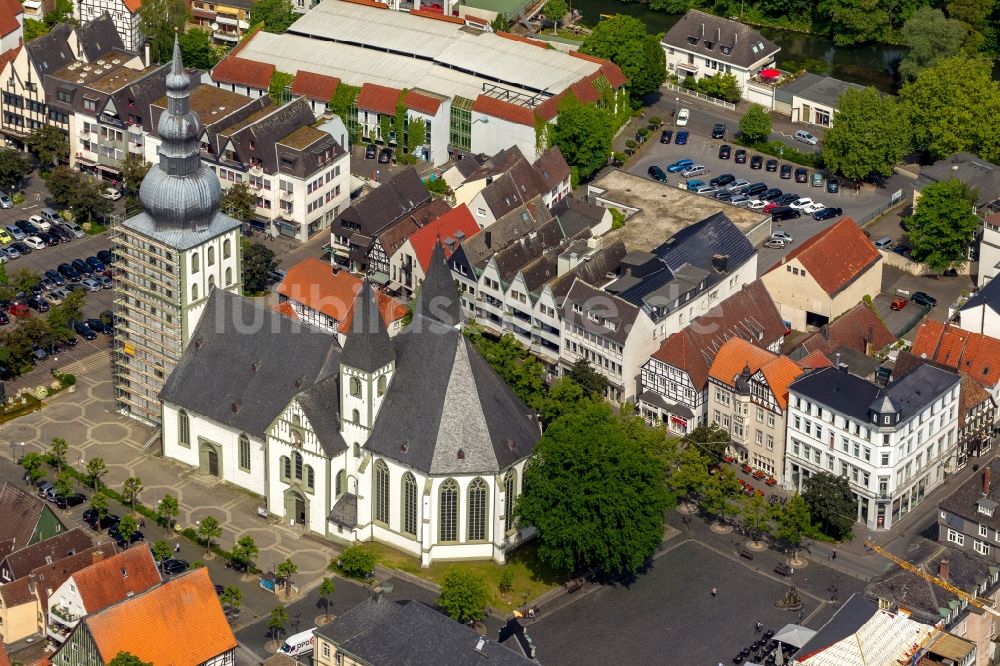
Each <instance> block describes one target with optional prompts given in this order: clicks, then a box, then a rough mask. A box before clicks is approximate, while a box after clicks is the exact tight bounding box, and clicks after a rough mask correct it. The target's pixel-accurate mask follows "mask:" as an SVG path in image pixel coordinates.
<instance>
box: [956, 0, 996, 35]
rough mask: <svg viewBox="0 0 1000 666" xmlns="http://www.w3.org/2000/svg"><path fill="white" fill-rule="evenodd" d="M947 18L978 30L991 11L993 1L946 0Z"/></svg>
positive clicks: (983, 24)
mask: <svg viewBox="0 0 1000 666" xmlns="http://www.w3.org/2000/svg"><path fill="white" fill-rule="evenodd" d="M945 8H946V9H947V10H948V16H949V17H951V18H953V19H958V20H959V21H962V22H963V23H967V24H968V25H969V26H971V27H972V28H974V29H976V30H979V29H980V28H983V27H984V26H985V24H986V19H987V18H988V17H989V15H990V14H991V13H992V11H993V0H948V2H947V3H946V4H945Z"/></svg>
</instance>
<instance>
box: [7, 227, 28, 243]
mask: <svg viewBox="0 0 1000 666" xmlns="http://www.w3.org/2000/svg"><path fill="white" fill-rule="evenodd" d="M4 228H5V229H6V230H7V233H9V234H10V235H11V236H13V238H14V240H16V241H23V240H24V239H25V238H27V236H28V234H26V233H24V232H23V231H21V229H19V228H18V227H15V226H14V225H13V224H12V225H10V226H9V227H4Z"/></svg>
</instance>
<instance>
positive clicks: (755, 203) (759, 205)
mask: <svg viewBox="0 0 1000 666" xmlns="http://www.w3.org/2000/svg"><path fill="white" fill-rule="evenodd" d="M766 205H767V202H766V201H761V200H760V199H752V200H751V201H750V203H748V204H747V208H749V209H750V210H763V209H764V206H766Z"/></svg>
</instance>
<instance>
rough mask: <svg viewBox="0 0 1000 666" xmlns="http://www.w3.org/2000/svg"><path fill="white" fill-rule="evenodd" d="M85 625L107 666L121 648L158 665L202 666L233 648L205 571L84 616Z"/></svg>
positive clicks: (196, 572)
mask: <svg viewBox="0 0 1000 666" xmlns="http://www.w3.org/2000/svg"><path fill="white" fill-rule="evenodd" d="M83 623H84V624H86V626H87V628H88V629H89V631H90V635H91V636H92V637H93V639H94V645H95V647H96V648H97V651H98V653H99V654H100V656H101V660H102V661H103V662H104V663H105V664H106V663H108V662H109V661H111V660H112V659H113V658H114V657H115V655H117V654H118V653H119V652H122V651H123V650H127V651H129V652H131V653H132V654H134V655H135V656H136V657H138V658H139V659H141V660H142V661H146V662H151V663H153V664H157V665H161V664H162V665H168V664H176V665H178V666H180V665H181V664H203V663H205V662H206V661H209V660H210V659H212V658H214V657H217V656H219V655H222V654H225V653H226V652H229V651H230V650H234V649H235V648H236V638H235V637H234V636H233V631H232V629H230V628H229V623H228V622H227V621H226V616H225V615H224V614H223V612H222V605H221V604H220V603H219V599H218V597H217V596H216V594H215V586H214V585H213V584H212V580H211V579H210V578H209V577H208V569H205V568H201V569H195V570H194V571H191V572H189V573H186V574H184V575H181V576H178V577H177V578H174V579H172V580H169V581H167V582H166V583H163V584H162V585H159V586H158V587H155V588H153V589H152V590H150V591H148V592H145V593H142V594H138V595H136V596H134V597H131V598H129V599H126V600H125V601H123V602H121V603H119V604H116V605H114V606H111V607H109V608H107V609H105V610H103V611H101V612H99V613H94V614H91V615H88V616H87V617H86V618H85V619H84V620H83ZM53 661H55V659H54V660H53Z"/></svg>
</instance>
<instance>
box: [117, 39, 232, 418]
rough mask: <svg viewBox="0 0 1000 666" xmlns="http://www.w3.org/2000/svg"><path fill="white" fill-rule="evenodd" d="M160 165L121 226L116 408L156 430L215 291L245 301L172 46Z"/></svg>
mask: <svg viewBox="0 0 1000 666" xmlns="http://www.w3.org/2000/svg"><path fill="white" fill-rule="evenodd" d="M166 69H167V73H166V88H167V109H166V111H164V112H163V114H162V115H161V116H160V120H159V123H158V125H157V132H158V133H159V135H160V139H161V140H162V143H161V145H160V148H159V151H158V153H159V162H158V164H154V165H153V166H152V168H150V170H149V173H148V174H147V175H146V178H145V179H144V180H143V182H142V186H141V187H140V189H139V199H140V201H141V202H142V208H143V210H142V212H141V213H139V214H137V215H134V216H133V217H130V218H128V219H127V220H125V221H124V222H122V223H121V224H120V225H117V227H118V228H117V229H116V232H115V234H114V253H115V255H116V257H117V260H118V261H117V262H116V264H115V268H116V269H117V271H118V275H117V276H116V277H115V300H114V304H115V338H114V342H115V348H114V382H115V401H116V405H117V407H118V409H119V411H121V412H122V413H124V414H126V415H129V416H131V417H133V418H135V419H138V420H140V421H144V422H146V423H150V424H153V425H157V424H159V422H160V403H159V400H158V399H157V395H158V394H159V392H160V390H161V389H162V388H163V384H164V382H165V381H166V378H167V377H168V376H169V375H170V373H171V371H172V370H173V369H174V366H175V365H176V363H177V360H178V359H179V358H180V356H181V353H182V352H183V351H184V348H185V347H186V346H187V343H188V341H189V340H190V338H191V335H192V333H193V331H194V329H195V326H196V325H197V324H198V320H199V317H200V316H201V315H202V311H203V310H204V307H205V303H206V301H207V300H208V296H209V293H210V292H211V291H212V289H216V288H219V289H225V290H226V291H230V292H233V293H239V291H240V283H241V272H240V271H241V265H240V223H239V222H238V221H237V220H234V219H233V218H231V217H229V216H228V215H225V214H223V213H220V212H219V202H220V198H221V188H220V187H219V180H218V178H217V177H216V175H215V174H214V173H212V172H211V171H210V170H209V169H207V168H206V167H205V166H204V165H202V163H201V147H200V138H199V137H200V136H201V131H202V127H201V120H200V119H199V118H198V114H197V113H194V112H192V111H191V108H190V103H189V102H190V90H189V88H190V86H191V79H190V77H189V76H188V74H187V72H186V71H185V70H184V65H183V63H182V62H181V52H180V46H179V44H178V42H177V40H176V38H175V40H174V55H173V61H172V62H171V64H170V65H169V66H167V67H166Z"/></svg>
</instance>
